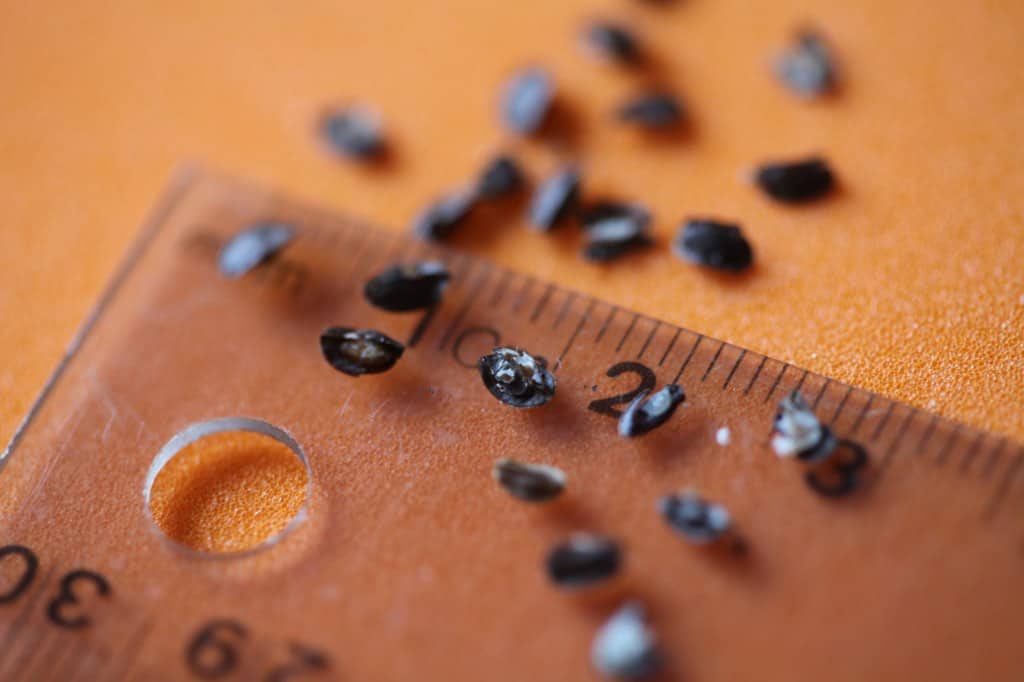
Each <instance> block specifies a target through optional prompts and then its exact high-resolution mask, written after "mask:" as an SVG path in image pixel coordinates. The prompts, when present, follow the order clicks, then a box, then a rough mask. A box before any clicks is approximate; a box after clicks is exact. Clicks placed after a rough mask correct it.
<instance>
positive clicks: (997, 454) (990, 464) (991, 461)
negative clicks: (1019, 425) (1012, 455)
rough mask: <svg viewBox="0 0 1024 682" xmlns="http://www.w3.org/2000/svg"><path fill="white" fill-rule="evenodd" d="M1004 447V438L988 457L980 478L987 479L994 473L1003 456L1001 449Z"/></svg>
mask: <svg viewBox="0 0 1024 682" xmlns="http://www.w3.org/2000/svg"><path fill="white" fill-rule="evenodd" d="M1005 447H1006V438H1000V439H999V443H998V444H997V445H996V447H995V448H993V449H992V452H991V453H990V454H989V456H988V461H987V462H985V466H984V467H983V468H982V470H981V477H982V478H988V477H989V476H990V475H992V472H993V471H995V468H996V466H997V464H998V463H999V459H1000V458H1001V457H1002V456H1003V449H1004V448H1005Z"/></svg>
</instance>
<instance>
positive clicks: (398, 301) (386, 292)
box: [363, 260, 449, 313]
mask: <svg viewBox="0 0 1024 682" xmlns="http://www.w3.org/2000/svg"><path fill="white" fill-rule="evenodd" d="M448 278H449V274H448V269H447V268H445V266H444V263H442V262H440V261H436V260H432V261H422V262H419V263H400V264H398V265H392V266H391V267H390V268H388V269H387V270H385V271H384V272H382V273H380V274H379V275H376V276H375V277H373V278H372V279H370V281H368V282H367V283H366V285H365V286H364V287H363V294H364V295H365V296H366V300H368V301H369V302H370V303H372V304H373V305H375V306H377V307H378V308H382V309H383V310H388V311H391V312H394V313H400V312H406V311H409V310H423V309H424V308H429V307H430V306H432V305H434V304H435V303H437V302H438V301H439V300H441V292H443V291H444V288H445V285H446V284H447V283H448Z"/></svg>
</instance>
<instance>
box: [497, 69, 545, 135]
mask: <svg viewBox="0 0 1024 682" xmlns="http://www.w3.org/2000/svg"><path fill="white" fill-rule="evenodd" d="M554 97H555V83H554V80H552V78H551V76H550V75H549V74H548V72H547V71H545V70H544V69H542V68H539V67H530V68H527V69H523V70H522V71H520V72H519V73H517V74H516V75H514V76H513V77H512V78H511V79H510V80H509V82H508V85H506V86H505V94H504V99H503V100H502V118H503V120H504V121H505V125H506V126H508V127H509V128H510V129H511V130H512V132H514V133H518V134H520V135H532V134H533V133H536V132H538V131H539V130H540V129H541V127H542V126H543V125H544V122H545V121H546V120H547V118H548V115H549V114H550V113H551V108H552V103H553V102H554Z"/></svg>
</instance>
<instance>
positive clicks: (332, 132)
mask: <svg viewBox="0 0 1024 682" xmlns="http://www.w3.org/2000/svg"><path fill="white" fill-rule="evenodd" d="M320 133H321V135H323V138H324V139H325V140H326V141H327V143H328V144H330V145H331V148H332V149H334V150H335V151H336V152H338V153H339V154H341V155H343V156H347V157H349V158H353V159H368V158H371V157H373V156H376V155H377V154H380V153H381V152H382V151H383V149H384V138H383V136H382V134H381V127H380V119H379V118H378V117H377V116H376V114H374V113H372V112H370V111H367V110H365V109H361V108H357V107H349V108H347V109H341V110H338V111H332V112H329V113H327V114H326V115H325V116H324V117H323V119H321V122H320Z"/></svg>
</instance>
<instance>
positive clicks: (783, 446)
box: [772, 391, 838, 461]
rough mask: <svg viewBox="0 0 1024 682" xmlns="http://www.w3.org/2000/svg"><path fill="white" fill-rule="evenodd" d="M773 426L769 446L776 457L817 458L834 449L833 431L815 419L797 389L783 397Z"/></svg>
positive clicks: (822, 457) (809, 459) (823, 456)
mask: <svg viewBox="0 0 1024 682" xmlns="http://www.w3.org/2000/svg"><path fill="white" fill-rule="evenodd" d="M772 426H773V429H772V449H773V450H775V454H776V455H778V456H779V457H793V456H796V457H797V458H798V459H802V460H805V461H819V460H823V459H825V458H827V457H828V456H829V455H831V454H832V453H833V452H834V451H835V449H836V445H837V442H838V441H837V440H836V437H835V434H833V433H832V430H831V429H830V428H828V427H827V426H825V425H824V424H822V423H821V422H820V421H818V418H817V417H816V416H815V415H814V412H813V411H811V408H809V407H808V406H807V403H806V402H804V398H803V396H802V395H800V392H799V391H793V392H792V393H790V394H789V395H787V396H786V397H785V398H783V399H782V401H781V402H780V403H779V410H778V412H776V414H775V421H774V422H773V425H772Z"/></svg>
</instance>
